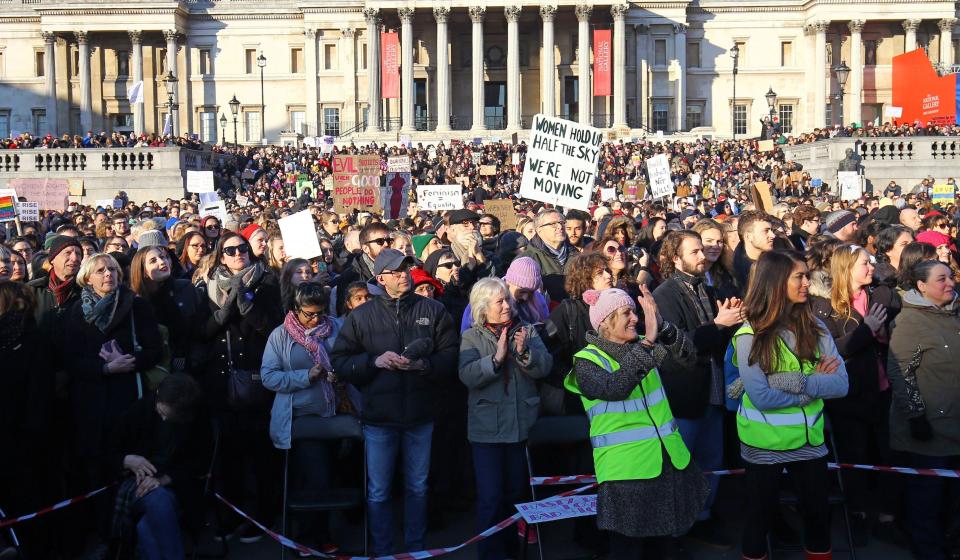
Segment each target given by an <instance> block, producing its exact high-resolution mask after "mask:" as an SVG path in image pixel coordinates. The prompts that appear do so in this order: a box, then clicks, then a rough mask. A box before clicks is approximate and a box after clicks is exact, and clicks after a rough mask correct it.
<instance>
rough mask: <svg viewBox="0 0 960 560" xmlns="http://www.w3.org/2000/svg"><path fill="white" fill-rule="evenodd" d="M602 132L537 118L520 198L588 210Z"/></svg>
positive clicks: (566, 121) (568, 122) (554, 120)
mask: <svg viewBox="0 0 960 560" xmlns="http://www.w3.org/2000/svg"><path fill="white" fill-rule="evenodd" d="M602 144H603V133H602V132H601V131H599V130H597V129H596V128H593V127H591V126H584V125H581V124H577V123H575V122H572V121H568V120H564V119H558V118H554V117H546V116H544V115H536V116H535V117H534V118H533V129H532V131H531V139H530V148H529V149H528V150H527V160H526V164H525V166H524V169H523V179H522V181H521V182H520V196H522V197H523V198H528V199H531V200H539V201H540V202H549V203H552V204H555V205H557V206H563V207H564V208H575V209H577V210H586V209H587V206H589V204H590V197H591V196H592V194H593V191H594V183H595V182H596V175H597V160H598V159H599V157H600V147H601V145H602Z"/></svg>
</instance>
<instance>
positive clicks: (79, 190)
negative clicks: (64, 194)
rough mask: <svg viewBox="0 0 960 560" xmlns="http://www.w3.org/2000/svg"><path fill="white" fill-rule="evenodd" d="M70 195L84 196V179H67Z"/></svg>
mask: <svg viewBox="0 0 960 560" xmlns="http://www.w3.org/2000/svg"><path fill="white" fill-rule="evenodd" d="M67 190H68V192H69V194H70V196H83V179H67Z"/></svg>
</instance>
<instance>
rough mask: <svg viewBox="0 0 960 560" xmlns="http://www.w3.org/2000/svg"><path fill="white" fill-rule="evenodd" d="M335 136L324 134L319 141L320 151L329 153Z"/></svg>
mask: <svg viewBox="0 0 960 560" xmlns="http://www.w3.org/2000/svg"><path fill="white" fill-rule="evenodd" d="M334 140H335V138H334V137H333V136H324V137H323V140H322V141H321V142H320V153H322V154H329V153H330V152H331V151H333V141H334Z"/></svg>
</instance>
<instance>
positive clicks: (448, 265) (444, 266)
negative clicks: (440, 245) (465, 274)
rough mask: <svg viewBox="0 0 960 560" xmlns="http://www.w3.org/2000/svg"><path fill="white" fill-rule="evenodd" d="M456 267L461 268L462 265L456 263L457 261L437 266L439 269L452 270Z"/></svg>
mask: <svg viewBox="0 0 960 560" xmlns="http://www.w3.org/2000/svg"><path fill="white" fill-rule="evenodd" d="M454 267H456V268H460V263H458V262H455V261H450V262H445V263H443V264H438V265H437V268H446V269H452V268H454Z"/></svg>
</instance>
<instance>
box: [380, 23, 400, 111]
mask: <svg viewBox="0 0 960 560" xmlns="http://www.w3.org/2000/svg"><path fill="white" fill-rule="evenodd" d="M380 97H383V98H384V99H400V39H399V36H398V35H397V34H396V33H395V32H389V31H387V32H384V33H381V34H380Z"/></svg>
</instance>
